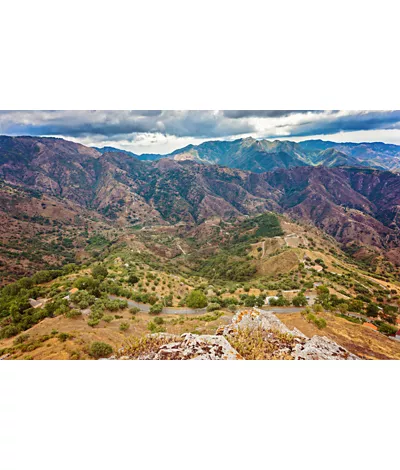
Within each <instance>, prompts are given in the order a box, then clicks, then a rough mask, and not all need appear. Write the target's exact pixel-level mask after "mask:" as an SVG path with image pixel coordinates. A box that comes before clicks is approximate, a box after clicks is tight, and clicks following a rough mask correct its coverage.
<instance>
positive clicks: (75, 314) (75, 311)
mask: <svg viewBox="0 0 400 470" xmlns="http://www.w3.org/2000/svg"><path fill="white" fill-rule="evenodd" d="M81 315H82V312H81V311H80V310H78V309H76V308H73V309H71V310H68V312H67V313H66V314H65V316H66V317H67V318H76V317H79V316H81Z"/></svg>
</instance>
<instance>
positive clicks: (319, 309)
mask: <svg viewBox="0 0 400 470" xmlns="http://www.w3.org/2000/svg"><path fill="white" fill-rule="evenodd" d="M312 309H313V311H314V312H315V313H321V312H323V311H324V309H323V307H322V305H320V304H314V305H313V306H312Z"/></svg>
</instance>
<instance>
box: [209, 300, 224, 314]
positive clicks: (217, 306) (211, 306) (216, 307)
mask: <svg viewBox="0 0 400 470" xmlns="http://www.w3.org/2000/svg"><path fill="white" fill-rule="evenodd" d="M220 308H221V305H220V304H217V303H216V302H213V303H211V304H208V305H207V312H214V311H215V310H219V309H220Z"/></svg>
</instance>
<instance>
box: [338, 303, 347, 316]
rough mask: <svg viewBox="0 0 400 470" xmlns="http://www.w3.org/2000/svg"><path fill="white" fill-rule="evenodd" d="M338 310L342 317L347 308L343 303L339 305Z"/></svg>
mask: <svg viewBox="0 0 400 470" xmlns="http://www.w3.org/2000/svg"><path fill="white" fill-rule="evenodd" d="M338 309H339V312H340V313H341V314H342V315H344V314H345V313H347V311H348V310H349V306H348V305H347V304H346V303H344V302H343V303H341V304H339V306H338Z"/></svg>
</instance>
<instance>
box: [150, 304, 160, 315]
mask: <svg viewBox="0 0 400 470" xmlns="http://www.w3.org/2000/svg"><path fill="white" fill-rule="evenodd" d="M162 309H163V306H162V305H161V304H154V305H152V306H151V307H150V312H149V313H151V314H153V315H158V314H159V313H161V312H162Z"/></svg>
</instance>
